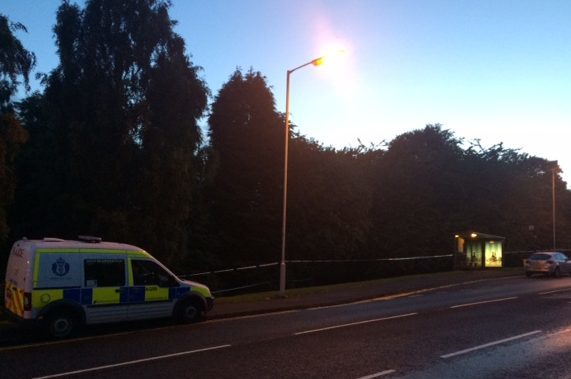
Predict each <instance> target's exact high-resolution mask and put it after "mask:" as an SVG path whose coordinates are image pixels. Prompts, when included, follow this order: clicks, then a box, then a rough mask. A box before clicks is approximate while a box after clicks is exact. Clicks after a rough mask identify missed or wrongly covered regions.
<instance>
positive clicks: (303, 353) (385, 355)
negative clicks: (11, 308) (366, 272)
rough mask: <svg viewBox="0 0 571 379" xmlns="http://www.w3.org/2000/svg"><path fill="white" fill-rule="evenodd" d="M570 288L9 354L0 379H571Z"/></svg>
mask: <svg viewBox="0 0 571 379" xmlns="http://www.w3.org/2000/svg"><path fill="white" fill-rule="evenodd" d="M570 312H571V278H567V277H566V278H559V279H547V278H531V279H526V278H523V277H511V278H504V279H496V280H490V281H485V282H479V283H474V284H471V285H469V286H459V287H450V288H441V289H437V290H434V291H429V292H423V293H416V294H414V295H410V296H404V297H399V296H396V297H386V298H379V299H371V300H369V301H362V302H358V303H353V304H345V305H341V306H331V307H321V308H314V309H305V310H299V311H288V312H282V313H274V314H267V315H258V316H250V317H240V318H234V319H224V320H213V321H207V322H204V323H201V324H196V325H169V324H164V323H162V324H159V325H158V326H151V327H149V326H147V327H146V328H142V329H141V328H138V329H134V330H130V331H127V332H119V333H116V332H114V330H112V331H106V333H103V334H101V335H90V336H87V337H83V338H78V339H75V340H69V341H62V342H42V343H34V344H30V345H26V346H12V347H3V348H0V378H2V379H4V378H38V377H47V378H56V377H69V376H76V377H80V378H91V377H92V378H100V377H105V378H124V377H135V376H137V377H143V378H146V377H149V378H150V377H169V376H170V377H175V376H176V377H190V378H277V377H279V378H302V377H303V378H350V379H365V378H366V379H372V378H385V377H386V378H397V377H399V378H400V377H403V378H463V379H465V378H515V377H517V378H537V377H541V378H571V321H570V317H569V314H570Z"/></svg>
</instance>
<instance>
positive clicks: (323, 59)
mask: <svg viewBox="0 0 571 379" xmlns="http://www.w3.org/2000/svg"><path fill="white" fill-rule="evenodd" d="M337 53H344V51H342V50H338V51H337ZM328 58H330V55H327V56H321V57H319V58H315V59H313V60H311V61H309V62H307V63H304V64H302V65H301V66H297V67H296V68H293V69H291V70H287V81H286V110H285V128H284V129H285V137H284V194H283V195H284V196H283V213H282V254H281V259H280V292H279V293H280V296H285V288H286V262H285V256H286V224H287V174H288V146H289V82H290V76H291V74H292V73H293V72H294V71H297V70H299V69H300V68H303V67H305V66H309V65H313V66H321V65H322V64H324V63H325V62H326V60H328Z"/></svg>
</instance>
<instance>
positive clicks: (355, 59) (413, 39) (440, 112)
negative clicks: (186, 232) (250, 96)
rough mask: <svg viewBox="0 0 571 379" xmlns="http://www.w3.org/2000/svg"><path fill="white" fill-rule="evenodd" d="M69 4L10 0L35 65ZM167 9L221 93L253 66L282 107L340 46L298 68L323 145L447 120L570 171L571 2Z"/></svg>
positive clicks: (375, 1) (307, 130)
mask: <svg viewBox="0 0 571 379" xmlns="http://www.w3.org/2000/svg"><path fill="white" fill-rule="evenodd" d="M79 3H80V4H81V2H79ZM59 4H60V1H57V0H35V1H33V0H2V2H1V5H0V13H4V14H5V15H7V16H8V18H9V19H10V20H11V21H13V22H21V23H23V24H24V25H25V26H26V27H27V28H28V34H25V33H21V32H18V33H17V37H18V38H19V39H20V40H22V42H23V43H24V46H25V47H26V48H27V49H29V50H31V51H33V52H34V53H35V54H36V56H37V59H38V65H37V68H36V72H49V71H50V70H52V69H53V68H55V67H56V66H57V64H58V59H57V56H56V49H55V44H54V39H53V33H52V27H53V24H54V23H55V12H56V9H57V7H58V5H59ZM171 17H172V18H173V19H175V20H177V21H178V25H177V26H176V28H175V30H176V32H177V33H179V34H180V35H181V36H182V37H183V38H184V39H185V41H186V44H187V51H188V53H190V54H191V55H192V61H193V63H194V64H196V65H199V66H202V67H203V71H202V77H203V78H204V80H205V81H206V82H207V84H208V86H209V88H210V89H211V91H212V95H213V96H215V95H216V94H217V92H218V90H219V89H220V87H221V86H222V85H223V83H224V82H226V81H227V80H228V78H229V76H230V75H231V74H232V72H233V71H234V70H235V68H236V67H241V68H243V69H245V70H247V69H249V68H250V67H251V68H253V69H254V70H256V71H260V72H262V73H263V74H264V75H265V76H266V77H267V80H268V83H269V84H270V85H271V86H272V88H273V91H274V96H275V98H276V106H277V109H278V110H279V111H282V112H283V111H285V81H286V70H287V69H291V68H294V67H296V66H299V65H301V64H303V63H306V62H308V61H310V60H312V59H313V58H316V57H318V56H320V55H322V54H323V53H324V52H326V51H327V49H330V48H331V46H339V47H343V48H344V49H345V50H346V54H345V55H344V56H343V57H341V61H340V62H339V63H338V64H337V65H333V66H332V67H329V68H328V67H312V66H308V67H306V68H303V69H302V70H299V71H296V72H295V73H294V74H293V75H292V87H291V117H292V122H293V123H295V124H296V125H298V126H299V131H300V132H301V133H302V134H304V135H306V136H308V137H313V138H315V139H317V140H318V141H320V142H322V143H324V144H325V145H333V146H335V147H339V148H341V147H344V146H353V147H355V146H357V145H358V140H361V141H362V142H363V143H364V144H366V145H369V144H371V143H375V144H376V143H379V142H381V141H383V140H386V141H390V140H392V139H393V138H394V137H396V136H397V135H399V134H402V133H405V132H408V131H411V130H414V129H420V128H423V127H424V126H425V125H426V124H432V123H441V124H442V125H443V126H444V128H445V129H450V130H452V131H453V132H454V133H455V134H456V136H457V137H463V138H465V139H466V140H468V141H469V140H472V139H476V138H479V139H481V141H482V144H483V145H484V146H485V147H489V146H491V145H492V144H495V143H499V142H503V143H504V146H505V147H508V148H516V149H517V148H519V149H521V151H522V152H526V153H529V154H531V155H537V156H540V157H543V158H547V159H550V160H558V161H559V164H560V166H561V168H562V169H563V171H564V174H563V177H564V178H565V179H566V181H567V182H570V181H571V153H570V152H569V147H568V146H569V144H570V143H571V105H570V104H569V103H570V102H571V42H570V41H571V22H569V20H570V19H571V1H568V0H561V1H556V0H473V1H467V0H398V1H397V0H391V1H389V0H345V1H341V0H337V1H334V0H329V1H327V0H321V1H311V0H242V1H236V0H174V1H173V6H172V8H171ZM34 87H35V88H36V89H38V88H39V87H38V84H37V83H35V84H34Z"/></svg>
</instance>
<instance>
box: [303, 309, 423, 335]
mask: <svg viewBox="0 0 571 379" xmlns="http://www.w3.org/2000/svg"><path fill="white" fill-rule="evenodd" d="M417 314H418V313H417V312H414V313H407V314H404V315H398V316H389V317H383V318H376V319H373V320H365V321H358V322H352V323H349V324H341V325H335V326H329V327H327V328H320V329H312V330H305V331H303V332H297V333H294V336H300V335H302V334H309V333H317V332H324V331H327V330H332V329H339V328H346V327H348V326H355V325H363V324H369V323H372V322H379V321H386V320H394V319H397V318H404V317H410V316H415V315H417Z"/></svg>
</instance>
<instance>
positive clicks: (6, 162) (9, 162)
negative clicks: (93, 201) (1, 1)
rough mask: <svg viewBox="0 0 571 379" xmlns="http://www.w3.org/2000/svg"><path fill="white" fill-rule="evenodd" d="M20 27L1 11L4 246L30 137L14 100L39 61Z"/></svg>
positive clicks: (0, 233) (0, 235) (0, 217)
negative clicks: (18, 164)
mask: <svg viewBox="0 0 571 379" xmlns="http://www.w3.org/2000/svg"><path fill="white" fill-rule="evenodd" d="M17 31H24V32H25V31H26V28H25V27H24V25H22V24H20V23H12V22H10V21H9V20H8V18H7V17H6V16H4V15H2V14H0V248H1V247H3V245H4V244H5V242H6V239H7V237H8V232H9V230H10V228H9V227H8V221H7V211H8V208H9V207H10V206H11V205H12V203H13V200H14V193H15V188H16V175H15V172H14V171H15V159H16V156H17V154H18V152H19V150H20V148H21V146H22V145H23V144H24V143H25V142H26V141H27V139H28V133H27V132H26V131H25V130H24V129H23V128H22V126H21V123H20V120H19V119H18V117H17V115H16V113H15V110H14V105H13V103H12V101H11V100H12V97H13V95H14V94H15V93H16V91H17V89H18V85H19V84H20V83H21V82H20V81H19V78H20V77H22V78H23V80H24V85H25V87H26V88H29V87H28V80H29V74H30V71H31V70H32V68H33V67H34V65H35V61H36V59H35V56H34V54H33V53H31V52H29V51H28V50H26V49H25V48H24V46H23V45H22V43H21V42H20V40H19V39H18V38H17V37H16V36H15V35H14V33H15V32H17Z"/></svg>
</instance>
